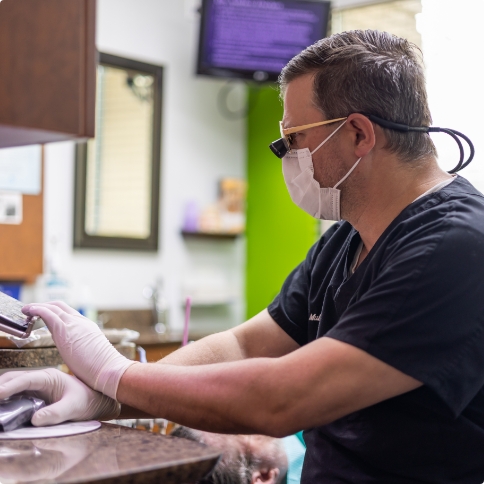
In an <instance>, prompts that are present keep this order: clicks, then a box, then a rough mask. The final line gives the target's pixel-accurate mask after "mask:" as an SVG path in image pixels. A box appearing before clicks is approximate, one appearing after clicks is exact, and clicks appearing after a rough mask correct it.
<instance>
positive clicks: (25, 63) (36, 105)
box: [0, 0, 96, 147]
mask: <svg viewBox="0 0 484 484" xmlns="http://www.w3.org/2000/svg"><path fill="white" fill-rule="evenodd" d="M95 7H96V4H95V0H3V1H2V2H0V147H7V146H19V145H25V144H34V143H45V142H49V141H60V140H65V139H71V138H86V137H93V136H94V101H95V83H96V49H95Z"/></svg>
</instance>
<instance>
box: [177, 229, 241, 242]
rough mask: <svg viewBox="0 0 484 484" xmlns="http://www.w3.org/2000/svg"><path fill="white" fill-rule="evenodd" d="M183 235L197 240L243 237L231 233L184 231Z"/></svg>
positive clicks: (239, 234)
mask: <svg viewBox="0 0 484 484" xmlns="http://www.w3.org/2000/svg"><path fill="white" fill-rule="evenodd" d="M181 234H182V235H183V237H187V238H197V239H214V240H234V239H236V238H237V237H240V236H241V235H243V233H230V232H187V231H186V230H182V231H181Z"/></svg>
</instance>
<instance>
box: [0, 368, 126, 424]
mask: <svg viewBox="0 0 484 484" xmlns="http://www.w3.org/2000/svg"><path fill="white" fill-rule="evenodd" d="M20 392H28V393H29V394H32V395H34V396H36V397H38V398H41V399H42V400H44V401H45V403H46V405H48V406H47V407H44V408H41V409H40V410H38V411H37V412H35V413H34V416H33V417H32V424H33V425H35V426H36V427H43V426H45V425H54V424H58V423H61V422H65V421H66V420H111V419H113V418H116V417H118V416H119V414H120V411H121V406H120V405H119V403H118V402H116V401H115V400H113V399H111V398H109V397H106V396H105V395H103V394H102V393H99V392H95V391H94V390H92V389H91V388H89V387H88V386H87V385H85V384H84V383H82V382H81V381H79V380H78V379H77V378H76V377H75V376H71V375H67V374H66V373H63V372H61V371H59V370H56V369H54V368H49V369H47V370H34V371H11V372H8V373H4V374H3V375H1V376H0V399H3V398H7V397H10V396H12V395H15V394H17V393H20Z"/></svg>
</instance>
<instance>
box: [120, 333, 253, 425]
mask: <svg viewBox="0 0 484 484" xmlns="http://www.w3.org/2000/svg"><path fill="white" fill-rule="evenodd" d="M242 359H244V353H243V351H242V349H241V348H240V346H239V343H238V340H237V337H236V336H235V335H234V334H233V333H232V332H231V331H224V332H223V333H216V334H212V335H210V336H207V337H205V338H203V339H201V340H199V341H196V342H195V343H191V344H189V345H188V346H185V347H183V348H180V349H179V350H177V351H175V352H173V353H170V354H169V355H168V356H165V357H164V358H163V359H161V360H159V361H158V362H157V364H163V365H173V366H198V365H209V364H212V363H223V362H227V361H238V360H242ZM150 417H152V415H150V414H148V413H145V412H143V411H142V410H138V409H137V408H134V407H130V406H129V405H125V404H123V405H121V414H120V416H119V418H120V419H125V418H150Z"/></svg>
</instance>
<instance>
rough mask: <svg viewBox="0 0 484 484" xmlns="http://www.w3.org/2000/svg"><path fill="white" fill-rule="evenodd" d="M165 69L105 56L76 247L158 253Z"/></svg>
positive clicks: (83, 150)
mask: <svg viewBox="0 0 484 484" xmlns="http://www.w3.org/2000/svg"><path fill="white" fill-rule="evenodd" d="M161 83H162V67H160V66H155V65H152V64H146V63H143V62H138V61H133V60H130V59H125V58H122V57H117V56H113V55H109V54H102V53H101V54H100V59H99V65H98V68H97V83H96V137H95V138H94V139H91V140H89V141H88V142H87V143H79V144H78V146H77V153H76V197H75V198H76V203H75V217H74V220H75V223H74V247H92V248H113V249H134V250H136V249H138V250H157V249H158V215H159V207H158V205H159V187H160V183H159V177H160V144H161V139H160V138H161Z"/></svg>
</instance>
